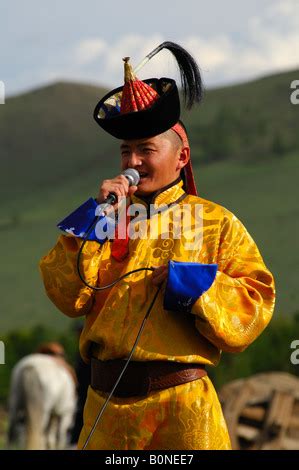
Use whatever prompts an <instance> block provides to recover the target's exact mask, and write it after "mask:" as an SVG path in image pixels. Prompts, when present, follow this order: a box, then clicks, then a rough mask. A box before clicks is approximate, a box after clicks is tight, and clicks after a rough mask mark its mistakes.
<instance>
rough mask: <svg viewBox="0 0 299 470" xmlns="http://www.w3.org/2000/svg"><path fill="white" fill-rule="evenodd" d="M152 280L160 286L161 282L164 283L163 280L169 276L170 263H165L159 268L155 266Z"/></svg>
mask: <svg viewBox="0 0 299 470" xmlns="http://www.w3.org/2000/svg"><path fill="white" fill-rule="evenodd" d="M152 276H153V277H152V280H153V284H154V285H155V286H159V285H160V284H162V282H164V281H165V279H167V276H168V265H164V266H160V267H159V268H155V271H153V274H152Z"/></svg>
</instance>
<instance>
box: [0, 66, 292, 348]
mask: <svg viewBox="0 0 299 470" xmlns="http://www.w3.org/2000/svg"><path fill="white" fill-rule="evenodd" d="M298 78H299V71H294V72H289V73H285V74H279V75H275V76H271V77H266V78H263V79H260V80H257V81H254V82H250V83H246V84H242V85H238V86H232V87H225V88H221V89H216V90H209V91H207V93H206V97H205V100H204V102H203V104H202V106H201V107H199V108H198V109H196V110H194V111H192V113H190V115H189V116H186V118H185V122H186V124H187V127H188V129H189V130H190V141H191V145H192V158H193V161H194V166H195V172H196V180H197V184H198V189H199V193H200V195H201V196H203V197H205V198H207V199H210V200H214V201H216V202H218V203H220V204H222V205H224V206H225V207H227V208H228V209H230V210H231V211H233V212H234V213H235V214H236V215H237V216H238V217H239V218H240V219H241V220H242V221H243V222H244V223H245V225H246V226H247V228H248V230H249V232H250V233H251V235H252V236H253V238H254V239H255V240H256V242H257V243H258V246H259V248H260V250H261V252H262V254H263V257H264V259H265V262H266V264H267V265H268V266H269V268H270V269H271V270H272V271H273V272H274V274H275V276H276V283H277V290H278V301H277V309H276V312H277V314H279V315H286V314H290V313H292V312H294V311H295V310H297V309H298V305H299V292H298V289H297V285H296V279H297V277H298V275H299V268H298V266H297V263H296V257H297V251H298V237H297V236H296V234H297V233H298V224H299V222H298V221H299V217H298V212H299V209H298V204H297V200H298V193H299V189H298V175H299V158H298V157H299V133H298V113H299V105H298V106H294V105H291V103H290V100H289V95H290V83H291V81H292V80H294V79H298ZM103 93H104V90H102V89H98V88H96V87H94V86H88V85H79V84H71V83H57V84H54V85H51V86H48V87H45V88H41V89H38V90H34V91H31V92H29V93H26V94H23V95H20V96H16V97H13V98H10V99H8V100H7V103H6V104H5V105H2V106H0V158H1V184H0V191H1V199H0V205H1V216H0V237H1V238H0V240H1V247H2V249H1V261H2V262H1V268H0V289H1V300H2V303H1V305H2V307H1V310H2V312H1V323H0V336H1V333H4V332H6V331H8V330H10V329H15V328H17V327H19V326H30V325H34V324H36V323H39V324H40V323H44V324H47V325H51V326H52V327H55V328H58V329H61V328H63V327H65V326H66V325H67V323H68V322H69V320H68V319H66V318H65V317H63V315H62V314H61V313H59V312H58V311H57V310H56V309H55V307H53V306H52V304H51V302H50V301H49V300H48V299H47V297H46V295H45V294H44V291H43V286H42V283H41V280H40V277H39V273H38V269H37V265H38V260H39V258H40V257H41V256H42V255H43V254H45V253H46V252H47V251H48V250H49V249H50V248H51V246H53V244H54V242H55V240H56V238H57V237H58V231H57V230H56V228H55V225H56V223H57V221H59V220H60V219H61V218H62V217H63V216H64V215H66V214H67V213H69V212H70V211H71V210H72V209H73V208H75V207H77V206H78V205H79V204H80V203H81V202H83V201H84V200H86V199H87V198H88V197H90V196H91V195H95V194H96V193H97V188H98V185H99V183H100V181H101V180H102V179H103V178H106V177H112V176H113V175H116V174H117V172H118V168H119V157H118V155H119V150H118V146H119V142H117V141H115V140H114V139H112V138H111V137H109V136H108V135H106V134H105V133H104V132H102V131H101V129H100V128H99V127H98V126H97V125H96V123H94V121H93V118H92V112H93V108H94V106H95V104H96V102H97V101H98V100H99V99H100V97H101V96H103ZM0 339H1V337H0Z"/></svg>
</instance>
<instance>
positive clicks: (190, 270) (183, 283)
mask: <svg viewBox="0 0 299 470" xmlns="http://www.w3.org/2000/svg"><path fill="white" fill-rule="evenodd" d="M217 268H218V264H201V263H185V262H181V261H169V263H168V277H167V284H166V289H165V295H164V305H163V307H164V309H165V310H173V311H184V312H191V310H192V307H193V305H194V303H195V302H196V301H197V300H198V298H199V297H200V296H201V295H202V294H203V293H204V292H205V291H207V290H208V289H209V288H210V287H211V285H212V284H213V282H214V280H215V277H216V273H217Z"/></svg>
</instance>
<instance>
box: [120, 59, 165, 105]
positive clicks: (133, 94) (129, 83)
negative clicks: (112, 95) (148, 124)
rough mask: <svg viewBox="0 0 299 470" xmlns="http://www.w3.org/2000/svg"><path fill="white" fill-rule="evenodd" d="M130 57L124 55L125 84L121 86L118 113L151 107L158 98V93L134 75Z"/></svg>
mask: <svg viewBox="0 0 299 470" xmlns="http://www.w3.org/2000/svg"><path fill="white" fill-rule="evenodd" d="M129 60H130V57H124V58H123V61H124V69H125V70H124V72H125V84H124V87H123V92H122V98H121V105H120V113H121V114H127V113H133V112H137V111H142V110H143V109H148V108H151V107H152V105H153V104H154V103H155V101H157V100H158V99H159V95H158V93H157V92H156V91H155V90H154V89H153V88H152V87H150V86H149V85H147V84H146V83H144V82H142V81H141V80H138V78H137V77H136V76H135V75H134V72H133V69H132V66H131V64H129Z"/></svg>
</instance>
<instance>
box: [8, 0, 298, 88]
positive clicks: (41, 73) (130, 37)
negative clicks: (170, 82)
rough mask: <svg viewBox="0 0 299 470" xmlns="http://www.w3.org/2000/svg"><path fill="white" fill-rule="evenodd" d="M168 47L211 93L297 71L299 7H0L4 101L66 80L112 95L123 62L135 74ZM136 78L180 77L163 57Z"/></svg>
mask: <svg viewBox="0 0 299 470" xmlns="http://www.w3.org/2000/svg"><path fill="white" fill-rule="evenodd" d="M165 40H170V41H174V42H177V43H179V44H180V45H182V46H183V47H185V48H186V49H188V50H189V52H191V53H192V55H194V57H195V58H196V60H197V62H198V64H199V67H200V70H201V72H202V75H203V79H204V83H205V85H206V87H216V86H222V85H227V84H232V83H238V82H243V81H247V80H251V79H254V78H256V77H260V76H263V75H267V74H271V73H273V72H278V71H283V70H291V69H295V68H299V0H250V1H247V0H225V1H223V0H209V1H207V0H205V1H203V0H185V1H183V0H180V1H178V0H172V1H169V0H164V1H161V0H151V1H150V2H142V1H141V0H126V1H125V2H122V1H107V0H105V1H104V2H103V1H100V0H85V1H82V0H80V1H79V0H51V1H45V0H26V1H25V0H1V2H0V82H1V81H2V82H3V83H4V86H5V91H6V95H7V96H10V95H14V94H19V93H21V92H23V91H27V90H29V89H33V88H36V87H40V86H44V85H46V84H49V83H53V82H55V81H61V80H67V81H76V82H78V81H79V82H85V83H91V84H95V85H102V86H107V87H109V88H114V87H117V86H121V85H122V83H123V65H122V57H124V56H130V57H131V62H132V64H133V66H136V65H137V64H138V63H139V62H140V61H141V60H142V59H143V58H144V57H145V55H146V54H148V53H149V52H150V51H151V50H152V49H153V48H155V47H156V46H157V45H158V44H160V43H161V42H163V41H165ZM138 76H139V78H140V79H145V78H150V77H160V76H169V77H173V78H177V77H178V74H177V70H176V67H175V63H174V60H173V58H172V56H171V54H170V53H169V52H167V51H162V52H161V53H160V54H158V55H157V56H155V57H154V58H153V59H152V60H151V61H150V62H149V63H148V64H147V65H146V66H145V67H144V68H143V69H141V71H140V72H139V74H138Z"/></svg>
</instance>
